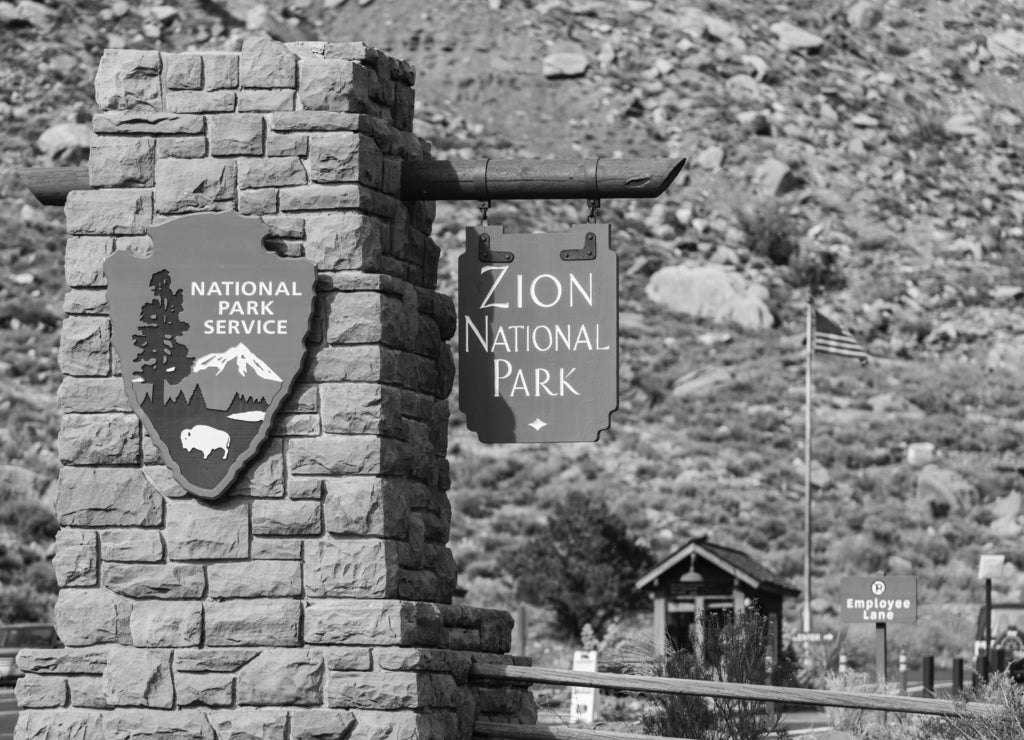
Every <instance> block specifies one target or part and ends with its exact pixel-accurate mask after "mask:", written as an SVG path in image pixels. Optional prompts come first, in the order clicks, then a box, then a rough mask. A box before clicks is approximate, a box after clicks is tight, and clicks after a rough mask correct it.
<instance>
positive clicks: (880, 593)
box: [839, 576, 917, 624]
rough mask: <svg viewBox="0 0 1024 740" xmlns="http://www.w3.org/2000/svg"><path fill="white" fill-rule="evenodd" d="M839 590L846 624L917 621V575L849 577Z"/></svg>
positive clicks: (842, 615) (842, 614)
mask: <svg viewBox="0 0 1024 740" xmlns="http://www.w3.org/2000/svg"><path fill="white" fill-rule="evenodd" d="M839 590H840V594H841V597H840V602H841V603H840V617H841V618H842V620H843V622H846V623H857V624H859V623H865V622H869V623H870V622H873V623H875V624H878V623H885V622H911V623H913V622H916V621H917V577H916V576H875V577H872V576H847V577H845V578H843V580H842V582H841V583H840V586H839Z"/></svg>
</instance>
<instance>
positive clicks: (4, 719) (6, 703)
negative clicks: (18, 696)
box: [0, 688, 18, 740]
mask: <svg viewBox="0 0 1024 740" xmlns="http://www.w3.org/2000/svg"><path fill="white" fill-rule="evenodd" d="M17 722H18V705H17V703H16V702H15V701H14V689H10V688H0V740H13V738H14V725H15V724H16V723H17Z"/></svg>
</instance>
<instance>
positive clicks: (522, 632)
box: [516, 604, 529, 657]
mask: <svg viewBox="0 0 1024 740" xmlns="http://www.w3.org/2000/svg"><path fill="white" fill-rule="evenodd" d="M518 622H519V624H518V625H516V626H517V627H519V654H520V655H522V656H523V657H526V640H527V637H528V631H529V629H528V627H527V624H526V604H520V605H519V619H518Z"/></svg>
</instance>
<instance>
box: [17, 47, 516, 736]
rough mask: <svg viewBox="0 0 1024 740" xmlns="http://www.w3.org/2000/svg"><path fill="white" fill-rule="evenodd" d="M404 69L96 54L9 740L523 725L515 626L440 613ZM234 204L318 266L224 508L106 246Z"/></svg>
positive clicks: (439, 421)
mask: <svg viewBox="0 0 1024 740" xmlns="http://www.w3.org/2000/svg"><path fill="white" fill-rule="evenodd" d="M413 82H414V71H413V69H412V68H411V67H410V66H409V65H408V64H406V63H404V62H400V61H396V60H394V59H391V58H389V57H387V56H385V55H384V54H382V53H380V52H378V51H376V50H373V49H370V48H368V47H366V46H365V45H363V44H361V43H341V44H325V43H311V42H307V43H299V44H288V45H284V44H279V43H276V42H273V41H270V40H268V39H258V38H253V39H246V40H245V42H244V44H243V46H242V49H241V52H240V53H219V52H218V53H205V52H201V53H183V54H163V53H159V52H156V51H108V52H106V54H105V55H104V57H103V60H102V62H101V64H100V67H99V72H98V74H97V77H96V99H97V101H98V103H99V105H100V109H101V112H100V113H99V114H97V115H96V117H95V118H94V121H93V130H94V137H93V143H92V153H91V158H90V164H89V171H90V179H91V182H92V185H93V189H92V190H89V191H75V192H73V193H72V194H71V195H70V197H69V198H68V201H67V207H66V212H67V225H68V233H69V237H68V243H67V261H66V269H67V283H68V292H67V298H66V301H65V310H66V313H67V317H66V319H65V321H64V326H63V330H62V335H61V347H60V360H61V367H62V371H63V373H64V376H65V378H64V382H63V384H62V385H61V388H60V402H61V405H62V409H63V419H62V425H61V433H60V439H59V453H60V457H61V461H62V463H63V465H64V468H63V471H62V474H61V481H60V492H59V496H58V499H57V515H58V518H59V521H60V525H61V530H60V532H59V534H58V537H57V554H56V557H55V558H54V566H55V568H56V573H57V579H58V582H59V585H60V587H61V590H60V595H59V597H58V601H57V607H56V625H57V631H58V633H59V635H60V637H61V639H62V640H63V642H64V643H65V645H66V648H65V649H62V650H25V651H22V653H21V655H20V656H19V658H18V663H19V665H20V666H21V668H22V669H23V670H24V671H25V672H26V674H27V675H26V676H25V677H24V678H22V679H21V680H20V681H19V682H18V686H17V697H18V702H19V705H20V706H21V707H22V708H23V711H22V712H21V716H20V719H19V723H18V729H17V735H16V736H17V737H18V738H22V739H24V740H28V739H29V738H33V739H35V738H76V739H78V740H92V739H99V738H112V739H117V740H121V739H125V740H127V739H128V738H133V739H134V740H144V739H147V738H152V739H153V740H156V739H157V738H160V739H170V738H175V739H179V738H181V739H185V738H196V739H202V740H243V739H247V738H260V739H261V740H326V739H327V738H330V739H331V740H341V739H343V738H353V739H356V738H364V739H369V738H384V737H388V738H391V740H404V739H412V738H436V739H438V740H439V739H441V738H444V739H445V740H452V739H456V740H457V739H459V738H469V737H470V736H471V734H472V724H473V720H474V718H475V717H483V718H487V719H491V720H504V721H511V722H517V721H524V722H533V721H534V719H535V710H534V706H533V702H532V699H531V698H530V695H529V693H528V692H527V691H525V690H523V689H512V688H507V687H500V686H494V685H491V686H489V687H487V686H483V687H474V688H471V687H470V686H469V683H468V681H467V672H468V669H469V667H470V666H471V665H472V663H473V662H474V661H481V660H482V661H501V662H513V661H514V660H515V659H513V658H510V657H509V656H506V655H504V653H506V652H507V651H508V649H509V643H510V634H511V618H510V616H509V615H508V614H506V613H504V612H498V611H493V610H482V609H475V608H470V607H466V606H459V605H452V604H451V598H452V592H453V589H454V587H455V579H456V571H455V563H454V560H453V558H452V554H451V552H450V550H449V549H448V548H447V547H446V542H447V540H448V534H449V521H450V507H449V503H448V500H447V496H446V494H445V491H446V490H447V488H448V485H449V481H448V468H447V461H446V459H445V454H446V447H447V419H448V405H447V401H446V398H447V396H448V394H449V393H450V391H451V386H452V381H453V374H454V367H453V363H452V359H451V354H450V351H449V349H448V347H447V344H446V340H447V339H448V338H450V337H451V336H452V334H453V333H454V331H455V326H456V319H455V311H454V307H453V305H452V301H451V299H450V298H449V297H447V296H444V295H440V294H438V293H436V292H435V291H434V287H435V282H436V272H437V262H438V248H437V246H436V245H435V244H434V243H433V242H432V241H431V240H430V239H429V232H430V227H431V220H432V218H433V204H431V203H406V202H402V201H401V200H400V199H399V197H398V196H399V184H400V175H401V163H402V161H403V160H409V159H418V158H421V157H423V156H426V155H427V152H425V149H426V144H425V143H424V142H422V141H420V140H419V139H418V138H417V137H415V136H414V135H412V133H410V132H411V128H412V116H413V89H412V85H413ZM230 209H236V210H237V211H239V212H240V213H241V214H243V215H254V216H259V217H261V218H262V219H263V221H264V222H265V224H266V225H267V227H268V229H269V230H270V232H271V233H272V234H273V239H272V241H271V242H270V244H271V246H272V247H273V249H275V250H276V251H277V252H278V253H279V254H281V255H282V256H286V257H300V256H303V257H305V258H307V259H310V260H312V261H313V262H315V264H316V266H317V270H318V278H317V281H318V283H317V286H318V287H317V290H318V295H317V304H316V305H317V309H316V312H315V320H314V328H313V330H312V332H311V337H310V339H309V341H308V355H307V363H306V366H305V370H304V374H303V375H302V376H301V377H300V381H299V383H298V384H297V385H296V387H295V390H294V392H293V395H292V397H291V399H290V400H289V401H288V402H287V404H286V407H285V409H284V413H282V414H280V416H279V417H278V421H277V423H276V428H275V430H274V432H273V434H272V437H271V439H270V440H269V441H268V443H267V445H266V447H265V449H264V450H263V452H262V454H261V455H260V457H259V458H258V459H257V461H256V462H255V463H254V464H253V465H252V466H251V467H250V470H249V472H247V473H246V474H245V475H244V476H243V478H242V479H241V480H240V482H239V483H238V484H237V485H236V486H235V487H234V488H233V489H232V490H230V491H229V492H228V493H227V494H226V495H225V496H224V497H223V498H221V499H219V500H217V501H212V502H210V501H203V500H200V499H195V498H193V497H191V496H189V495H188V494H187V493H186V492H185V491H184V490H183V489H182V488H180V487H179V486H178V484H177V483H176V482H175V481H174V480H173V478H172V477H171V475H170V472H169V471H168V469H167V468H166V467H164V465H163V464H162V463H161V460H160V457H159V455H158V453H157V450H156V447H155V445H154V444H153V442H152V441H151V440H150V439H149V438H148V436H147V433H146V432H145V430H144V429H143V428H142V426H141V424H140V422H139V419H138V418H137V417H136V416H135V414H134V413H132V411H131V408H130V406H129V404H128V400H127V396H126V394H125V391H124V386H123V383H122V380H121V377H120V367H119V360H118V357H117V355H116V353H114V352H113V350H112V346H111V329H110V320H109V317H108V307H107V303H106V291H105V285H106V284H105V276H104V273H103V260H104V258H106V257H107V256H108V255H110V254H111V253H112V252H114V251H115V250H128V251H130V252H132V253H134V254H137V255H139V256H145V255H146V254H147V253H148V251H149V250H151V248H152V244H151V241H150V239H149V237H148V236H147V228H148V227H150V226H152V225H157V224H159V223H162V222H165V221H167V220H169V219H172V218H175V217H177V216H180V215H182V214H186V213H193V212H198V211H217V210H230Z"/></svg>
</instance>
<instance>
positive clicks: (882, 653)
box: [875, 622, 888, 691]
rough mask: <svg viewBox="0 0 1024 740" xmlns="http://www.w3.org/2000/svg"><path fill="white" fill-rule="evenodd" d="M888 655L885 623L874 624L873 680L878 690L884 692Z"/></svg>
mask: <svg viewBox="0 0 1024 740" xmlns="http://www.w3.org/2000/svg"><path fill="white" fill-rule="evenodd" d="M887 659H888V655H887V653H886V645H885V622H875V678H876V680H877V682H878V690H879V691H884V690H885V684H886V683H887V682H888V674H887V673H886V661H887Z"/></svg>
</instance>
